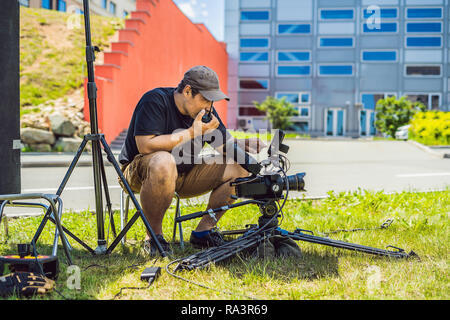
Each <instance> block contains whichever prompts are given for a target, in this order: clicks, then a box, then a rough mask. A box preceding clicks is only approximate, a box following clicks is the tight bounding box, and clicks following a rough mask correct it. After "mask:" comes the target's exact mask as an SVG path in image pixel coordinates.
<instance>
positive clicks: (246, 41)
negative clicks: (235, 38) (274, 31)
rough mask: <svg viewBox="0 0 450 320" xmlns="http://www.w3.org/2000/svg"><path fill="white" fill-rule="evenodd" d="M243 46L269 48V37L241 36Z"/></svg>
mask: <svg viewBox="0 0 450 320" xmlns="http://www.w3.org/2000/svg"><path fill="white" fill-rule="evenodd" d="M240 46H241V48H269V39H268V38H241V40H240Z"/></svg>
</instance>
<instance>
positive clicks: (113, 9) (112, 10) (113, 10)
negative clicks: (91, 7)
mask: <svg viewBox="0 0 450 320" xmlns="http://www.w3.org/2000/svg"><path fill="white" fill-rule="evenodd" d="M109 13H111V14H114V15H115V14H116V4H115V3H114V2H112V1H111V2H110V3H109Z"/></svg>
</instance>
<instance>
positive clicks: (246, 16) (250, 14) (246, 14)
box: [241, 11, 270, 21]
mask: <svg viewBox="0 0 450 320" xmlns="http://www.w3.org/2000/svg"><path fill="white" fill-rule="evenodd" d="M268 20H270V14H269V11H241V21H268Z"/></svg>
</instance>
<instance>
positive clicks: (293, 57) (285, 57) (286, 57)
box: [277, 51, 311, 62]
mask: <svg viewBox="0 0 450 320" xmlns="http://www.w3.org/2000/svg"><path fill="white" fill-rule="evenodd" d="M310 59H311V54H310V53H309V52H305V51H278V55H277V61H278V62H298V61H310Z"/></svg>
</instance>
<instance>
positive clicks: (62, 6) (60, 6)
mask: <svg viewBox="0 0 450 320" xmlns="http://www.w3.org/2000/svg"><path fill="white" fill-rule="evenodd" d="M58 11H62V12H66V11H67V8H66V1H64V0H58Z"/></svg>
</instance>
